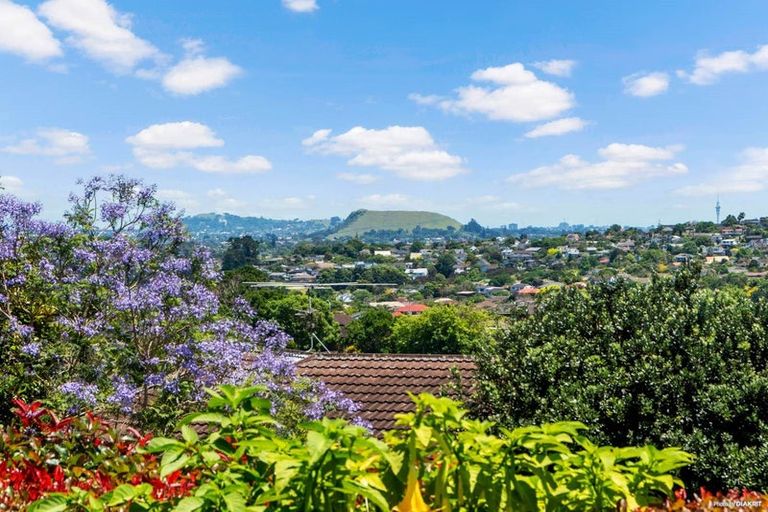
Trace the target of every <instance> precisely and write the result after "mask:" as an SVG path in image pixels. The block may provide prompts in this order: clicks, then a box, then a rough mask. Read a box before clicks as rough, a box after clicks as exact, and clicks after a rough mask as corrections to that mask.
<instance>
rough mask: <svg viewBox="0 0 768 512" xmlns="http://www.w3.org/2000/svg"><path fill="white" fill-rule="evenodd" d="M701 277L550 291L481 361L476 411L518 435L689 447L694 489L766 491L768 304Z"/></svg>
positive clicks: (690, 271)
mask: <svg viewBox="0 0 768 512" xmlns="http://www.w3.org/2000/svg"><path fill="white" fill-rule="evenodd" d="M700 271H701V269H700V268H699V267H697V266H695V265H691V266H689V267H686V268H684V269H683V270H680V271H678V272H677V274H675V275H674V276H673V277H659V276H657V277H654V278H653V280H652V282H651V283H650V284H648V285H641V284H636V283H632V282H629V281H622V280H610V281H608V282H605V283H600V284H597V285H593V286H591V287H589V288H588V289H587V290H586V291H584V290H580V289H576V288H564V289H561V290H553V291H548V292H547V293H545V294H543V296H542V297H541V298H540V302H539V304H538V307H537V310H536V313H535V314H534V315H533V316H531V317H529V318H527V319H524V320H522V321H519V322H516V323H514V324H513V325H512V327H511V328H510V329H509V330H508V331H506V332H505V333H504V334H503V335H502V336H501V337H500V339H499V341H498V343H497V344H495V345H489V350H488V351H487V352H486V353H485V354H483V356H482V357H479V358H478V362H479V365H480V376H481V387H480V389H481V390H483V392H482V399H481V400H479V401H478V403H479V404H481V405H484V406H488V407H489V408H488V409H486V410H485V413H489V414H490V415H491V416H493V417H495V418H498V419H499V420H501V421H503V422H505V423H507V424H508V425H510V426H514V425H520V424H531V423H536V422H551V421H558V420H561V419H562V420H565V419H568V420H576V421H583V422H584V423H586V424H587V425H589V426H590V427H591V428H592V431H593V433H594V434H595V435H596V436H597V438H598V440H600V441H601V442H607V443H609V444H613V445H623V444H626V443H630V444H646V443H650V444H656V445H661V446H680V447H682V448H683V449H685V450H688V451H690V452H692V453H695V454H696V460H695V462H694V464H693V466H691V468H690V469H689V470H687V472H686V473H685V474H684V480H685V481H686V482H689V483H690V484H691V485H692V486H697V485H700V484H706V485H708V486H712V487H714V488H718V489H722V488H730V487H741V486H746V487H754V488H766V487H768V462H766V461H768V443H767V442H766V440H768V336H766V333H767V332H768V303H766V302H765V301H763V300H757V301H754V300H751V299H750V297H749V296H748V294H747V293H745V292H744V291H743V290H742V289H728V290H718V291H711V290H705V289H701V288H700V287H699V280H700V277H699V275H700Z"/></svg>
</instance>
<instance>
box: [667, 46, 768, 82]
mask: <svg viewBox="0 0 768 512" xmlns="http://www.w3.org/2000/svg"><path fill="white" fill-rule="evenodd" d="M765 69H768V45H763V46H760V47H759V48H757V49H756V50H755V51H754V52H752V53H750V52H746V51H743V50H732V51H726V52H722V53H718V54H717V55H710V54H709V53H707V52H699V54H698V55H697V56H696V60H695V62H694V66H693V71H691V72H687V71H684V70H680V71H678V75H679V76H680V77H682V78H685V79H687V80H688V81H689V82H691V83H692V84H696V85H710V84H713V83H715V82H717V81H718V80H719V79H720V76H721V75H725V74H728V73H748V72H752V71H760V70H765Z"/></svg>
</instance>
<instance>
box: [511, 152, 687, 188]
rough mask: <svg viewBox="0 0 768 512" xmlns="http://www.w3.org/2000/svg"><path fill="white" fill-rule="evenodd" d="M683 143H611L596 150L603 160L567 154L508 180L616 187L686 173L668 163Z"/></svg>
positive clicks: (521, 183) (533, 184) (530, 184)
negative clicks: (594, 160)
mask: <svg viewBox="0 0 768 512" xmlns="http://www.w3.org/2000/svg"><path fill="white" fill-rule="evenodd" d="M682 149H683V148H682V146H667V147H651V146H644V145H642V144H619V143H614V144H610V145H608V146H606V147H604V148H601V149H600V150H599V151H598V153H599V155H600V156H601V157H602V160H600V161H597V162H588V161H585V160H582V159H581V157H579V156H578V155H566V156H564V157H562V158H561V159H560V160H559V161H558V162H557V163H555V164H553V165H545V166H542V167H537V168H536V169H533V170H531V171H528V172H524V173H519V174H513V175H512V176H510V177H509V178H507V181H508V182H509V183H512V184H514V185H519V186H521V187H524V188H539V187H556V188H561V189H572V190H574V189H575V190H586V189H618V188H625V187H629V186H631V185H634V184H637V183H639V182H642V181H646V180H648V179H651V178H656V177H668V176H677V175H681V174H685V173H686V172H688V168H687V167H686V166H685V165H684V164H682V163H680V162H676V163H670V162H669V161H670V160H672V159H673V158H674V157H675V155H676V154H677V153H678V152H680V151H681V150H682Z"/></svg>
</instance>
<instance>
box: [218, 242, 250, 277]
mask: <svg viewBox="0 0 768 512" xmlns="http://www.w3.org/2000/svg"><path fill="white" fill-rule="evenodd" d="M258 261H259V242H257V241H256V240H254V239H253V237H251V236H250V235H246V236H241V237H238V238H230V239H229V241H228V243H227V250H226V251H224V256H223V257H222V259H221V270H223V271H227V270H234V269H237V268H240V267H245V266H249V265H255V264H256V263H258Z"/></svg>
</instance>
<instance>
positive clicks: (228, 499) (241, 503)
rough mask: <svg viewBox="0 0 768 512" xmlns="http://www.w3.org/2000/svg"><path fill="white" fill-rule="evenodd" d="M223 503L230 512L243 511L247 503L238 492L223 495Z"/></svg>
mask: <svg viewBox="0 0 768 512" xmlns="http://www.w3.org/2000/svg"><path fill="white" fill-rule="evenodd" d="M224 503H226V504H227V510H229V511H230V512H241V511H242V510H245V507H246V506H247V503H246V501H245V497H244V496H243V495H242V494H240V493H239V492H230V493H227V494H225V495H224Z"/></svg>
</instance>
